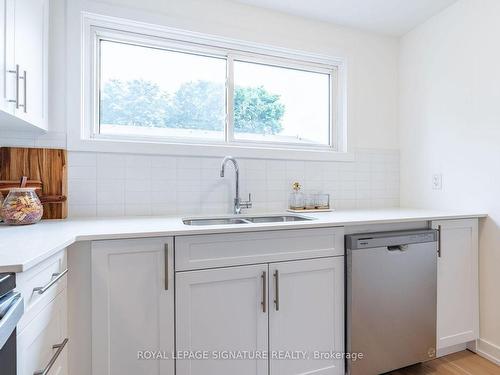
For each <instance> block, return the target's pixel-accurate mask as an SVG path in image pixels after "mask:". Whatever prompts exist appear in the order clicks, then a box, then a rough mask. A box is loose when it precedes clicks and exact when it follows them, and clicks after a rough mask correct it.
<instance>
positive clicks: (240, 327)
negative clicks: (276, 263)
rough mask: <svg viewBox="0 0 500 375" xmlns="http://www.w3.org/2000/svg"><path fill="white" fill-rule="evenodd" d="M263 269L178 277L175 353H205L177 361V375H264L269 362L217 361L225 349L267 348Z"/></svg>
mask: <svg viewBox="0 0 500 375" xmlns="http://www.w3.org/2000/svg"><path fill="white" fill-rule="evenodd" d="M267 269H268V267H267V265H256V266H243V267H231V268H219V269H211V270H201V271H189V272H178V273H177V274H176V341H177V345H176V350H177V352H179V351H180V352H182V351H188V352H190V353H203V352H204V351H207V352H208V358H206V359H190V358H185V359H181V358H179V359H177V365H176V366H177V370H176V374H177V375H236V374H238V375H266V374H267V373H268V361H267V359H265V358H264V359H258V358H247V359H224V358H219V359H218V358H217V356H218V353H222V352H224V351H227V352H231V353H237V352H238V351H241V352H247V353H249V354H250V355H255V354H256V353H257V355H258V353H261V354H263V353H265V352H267V348H268V340H267V335H268V328H267V324H268V314H267V311H268V301H267V284H268V277H267V276H268V275H267Z"/></svg>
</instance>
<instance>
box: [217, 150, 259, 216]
mask: <svg viewBox="0 0 500 375" xmlns="http://www.w3.org/2000/svg"><path fill="white" fill-rule="evenodd" d="M228 162H232V163H233V166H234V172H235V178H236V182H235V185H236V194H235V197H234V206H233V212H234V214H236V215H239V214H241V209H242V208H252V195H251V194H248V200H247V201H242V200H241V198H240V168H239V166H238V162H237V161H236V159H235V158H233V157H232V156H226V157H225V158H224V160H223V161H222V164H221V166H220V176H221V177H224V171H225V168H226V164H227V163H228Z"/></svg>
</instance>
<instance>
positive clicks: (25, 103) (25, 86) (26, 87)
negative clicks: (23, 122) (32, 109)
mask: <svg viewBox="0 0 500 375" xmlns="http://www.w3.org/2000/svg"><path fill="white" fill-rule="evenodd" d="M26 74H27V73H26V70H25V71H24V72H23V76H22V77H19V79H22V80H23V93H24V102H23V104H22V105H20V106H21V107H23V109H24V113H28V104H27V101H28V93H27V91H28V77H27V75H26Z"/></svg>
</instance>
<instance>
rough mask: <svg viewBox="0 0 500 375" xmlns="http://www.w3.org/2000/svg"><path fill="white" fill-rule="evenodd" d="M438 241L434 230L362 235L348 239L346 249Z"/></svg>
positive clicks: (348, 237) (351, 236)
mask: <svg viewBox="0 0 500 375" xmlns="http://www.w3.org/2000/svg"><path fill="white" fill-rule="evenodd" d="M435 241H437V231H436V230H433V229H429V230H427V229H426V230H422V231H401V232H390V233H388V232H381V233H380V232H379V233H361V234H356V235H350V236H347V238H346V248H347V249H349V250H358V249H372V248H376V247H385V246H398V245H410V244H414V243H426V242H435Z"/></svg>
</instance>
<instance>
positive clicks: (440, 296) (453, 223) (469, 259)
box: [432, 219, 479, 350]
mask: <svg viewBox="0 0 500 375" xmlns="http://www.w3.org/2000/svg"><path fill="white" fill-rule="evenodd" d="M432 227H433V228H434V229H438V230H439V232H440V240H439V244H438V246H439V254H440V255H439V257H438V279H437V284H438V286H437V348H438V350H440V349H443V348H447V347H450V346H453V345H457V344H463V343H466V342H469V341H473V340H476V339H477V338H479V266H478V220H477V219H467V220H443V221H434V222H433V223H432Z"/></svg>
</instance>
